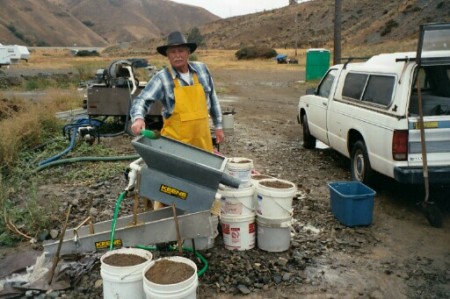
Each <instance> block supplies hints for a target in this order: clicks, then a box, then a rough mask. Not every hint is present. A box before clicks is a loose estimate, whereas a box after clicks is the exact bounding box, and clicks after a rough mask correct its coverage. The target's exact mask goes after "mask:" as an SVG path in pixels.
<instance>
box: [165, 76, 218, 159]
mask: <svg viewBox="0 0 450 299" xmlns="http://www.w3.org/2000/svg"><path fill="white" fill-rule="evenodd" d="M173 81H174V84H175V88H174V95H175V107H174V109H173V112H172V115H171V116H170V117H169V118H167V119H165V120H164V125H163V128H162V130H161V135H163V136H166V137H169V138H173V139H176V140H178V141H181V142H184V143H187V144H190V145H193V146H196V147H199V148H201V149H204V150H206V151H209V152H212V151H213V145H212V139H211V132H210V130H209V121H208V108H207V105H206V96H205V91H204V90H203V86H202V85H201V84H200V83H199V82H198V78H197V74H195V73H194V74H193V81H194V85H191V86H180V83H179V82H178V79H176V78H175V79H174V80H173Z"/></svg>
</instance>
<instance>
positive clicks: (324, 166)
mask: <svg viewBox="0 0 450 299" xmlns="http://www.w3.org/2000/svg"><path fill="white" fill-rule="evenodd" d="M212 72H213V75H214V78H215V81H216V84H217V87H218V89H219V90H223V91H224V92H223V93H221V94H220V97H221V102H222V105H223V106H224V107H226V108H229V107H232V108H234V109H235V111H236V114H235V115H234V129H233V130H228V131H227V132H226V142H225V143H224V144H222V145H221V146H220V151H221V153H222V154H223V155H225V156H227V157H246V158H250V159H252V160H253V162H254V165H255V169H256V170H257V171H259V172H260V173H263V174H267V175H271V176H275V177H278V178H280V179H284V180H288V181H291V182H293V183H295V184H296V185H297V187H298V190H299V192H298V194H297V196H296V197H295V198H294V202H293V205H294V224H293V229H294V231H295V234H294V236H293V238H292V242H291V246H290V248H289V250H287V251H286V252H282V253H268V252H264V251H262V250H260V249H258V248H254V249H252V250H248V251H244V252H231V251H229V250H227V249H225V248H224V246H223V241H222V239H221V236H218V237H217V238H216V240H215V247H214V248H213V249H210V250H206V251H205V252H204V253H203V254H204V256H205V257H206V258H207V259H208V263H209V269H208V270H207V271H206V272H205V274H204V275H203V276H202V277H200V278H199V282H200V285H199V288H198V296H197V298H241V297H242V298H450V217H449V204H448V200H449V199H450V198H449V194H450V192H449V190H450V189H449V186H433V188H432V196H433V199H437V200H440V201H442V202H443V203H442V204H441V210H442V212H443V221H444V224H443V227H442V228H434V227H431V226H430V225H429V223H428V221H427V219H426V218H425V217H424V215H423V214H422V212H421V210H420V209H419V208H418V206H417V205H416V203H417V202H420V201H421V200H423V198H424V193H423V190H422V188H421V187H420V186H419V187H411V186H404V185H400V184H398V183H396V182H393V181H392V180H389V179H387V178H384V177H379V179H378V180H377V183H376V185H375V186H372V187H373V188H374V190H375V191H376V196H375V200H374V201H375V206H374V209H373V221H372V224H371V225H370V226H368V227H356V228H348V227H346V226H344V225H342V224H340V223H339V221H337V220H336V219H335V217H334V216H333V214H332V213H331V210H330V191H329V189H328V186H327V184H328V183H329V182H334V181H348V180H350V172H349V160H348V159H346V158H344V157H342V156H341V155H339V154H337V153H336V152H334V151H333V150H331V149H327V148H318V149H315V150H306V149H303V148H302V146H301V140H302V136H301V127H300V125H299V124H298V123H297V120H296V110H297V103H298V97H299V96H300V95H301V94H304V91H305V89H306V87H307V86H308V85H307V84H306V83H302V82H301V80H303V79H304V75H303V74H302V73H301V72H300V71H299V68H298V67H295V66H289V65H280V69H279V70H277V71H273V70H271V71H264V70H258V71H254V70H217V69H212ZM116 138H119V139H117V140H120V141H121V142H117V140H115V141H111V140H109V141H108V140H105V142H109V143H110V144H111V146H115V145H117V144H121V146H125V147H128V143H129V141H130V138H128V137H126V136H122V137H116ZM129 151H130V152H132V148H131V145H130V146H129ZM125 186H126V182H125V181H124V179H123V178H122V177H121V174H118V176H117V177H116V178H111V179H110V180H108V181H104V182H98V183H97V184H95V185H91V186H86V187H84V186H79V185H78V186H62V185H58V184H57V182H55V181H53V182H50V183H49V185H48V186H41V190H43V193H49V192H52V193H53V194H57V195H58V196H59V197H61V198H64V197H66V199H67V197H69V196H70V201H71V203H72V204H74V205H75V206H76V207H77V209H76V210H75V211H78V213H80V215H79V216H78V217H77V218H78V220H79V219H82V216H81V214H83V215H84V214H86V213H87V211H89V213H91V215H94V217H95V219H96V220H97V221H103V220H108V219H111V216H112V211H113V208H114V204H115V200H116V199H117V194H119V193H120V191H121V190H122V189H123V188H125ZM88 197H89V198H90V200H87V198H88ZM446 200H447V202H446ZM88 204H89V206H88ZM125 205H126V207H127V208H128V211H131V204H125ZM93 208H94V209H95V210H92V209H93ZM61 211H64V209H61ZM73 223H77V222H76V221H74V222H73ZM55 229H58V228H55ZM9 254H10V253H9ZM155 255H156V256H158V255H159V254H158V253H155ZM161 255H163V253H161ZM6 256H7V254H6V255H4V256H3V259H4V258H5V257H6ZM99 276H100V275H99V268H98V263H97V265H96V266H95V267H93V268H92V270H90V272H89V273H86V274H84V275H83V277H82V278H81V279H80V280H79V281H78V283H77V284H76V285H75V286H74V287H73V289H68V290H66V291H62V292H59V293H56V294H55V296H56V297H53V298H101V297H102V287H101V280H100V277H99ZM41 296H42V293H41ZM42 298H45V297H42Z"/></svg>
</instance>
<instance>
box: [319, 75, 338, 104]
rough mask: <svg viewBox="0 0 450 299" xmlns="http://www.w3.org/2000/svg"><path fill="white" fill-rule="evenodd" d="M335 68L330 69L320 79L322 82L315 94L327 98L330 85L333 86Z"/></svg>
mask: <svg viewBox="0 0 450 299" xmlns="http://www.w3.org/2000/svg"><path fill="white" fill-rule="evenodd" d="M336 73H337V70H335V69H331V70H330V71H329V72H328V74H327V75H326V76H325V78H324V79H323V80H322V83H321V84H320V86H319V89H318V91H317V95H318V96H321V97H324V98H328V97H329V96H330V91H331V87H332V86H333V82H334V78H335V77H336Z"/></svg>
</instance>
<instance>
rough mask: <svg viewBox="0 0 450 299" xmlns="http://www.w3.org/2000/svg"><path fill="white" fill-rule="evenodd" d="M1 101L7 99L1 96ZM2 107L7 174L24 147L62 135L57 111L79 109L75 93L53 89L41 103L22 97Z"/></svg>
mask: <svg viewBox="0 0 450 299" xmlns="http://www.w3.org/2000/svg"><path fill="white" fill-rule="evenodd" d="M0 97H1V98H4V97H3V96H1V94H0ZM1 103H2V104H1V105H0V115H2V118H1V119H0V165H2V168H3V169H2V170H4V171H7V170H8V169H9V168H10V167H12V166H13V165H14V163H15V160H16V158H17V156H18V154H19V153H20V151H22V150H23V149H25V148H31V147H34V146H37V145H39V144H40V143H41V142H42V141H43V139H44V137H46V136H45V135H46V134H54V133H55V132H56V131H58V132H59V128H60V126H61V124H60V120H58V119H57V118H56V116H55V113H56V112H58V111H65V110H70V109H74V108H79V107H80V105H81V104H80V98H79V97H78V96H77V95H76V93H65V92H61V91H59V90H50V91H48V93H47V97H46V98H44V99H42V100H40V101H39V102H30V100H24V99H20V98H12V99H11V100H7V101H5V100H3V101H2V102H1Z"/></svg>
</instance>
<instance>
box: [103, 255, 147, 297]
mask: <svg viewBox="0 0 450 299" xmlns="http://www.w3.org/2000/svg"><path fill="white" fill-rule="evenodd" d="M113 254H133V255H137V256H140V257H143V258H145V259H147V261H146V262H144V263H141V264H138V265H134V266H125V267H118V266H112V265H109V264H106V263H105V262H104V259H105V258H106V257H108V256H111V255H113ZM152 258H153V256H152V254H151V253H150V252H149V251H147V250H144V249H138V248H121V249H116V250H113V251H108V252H107V253H105V254H104V255H103V256H102V257H101V258H100V262H101V266H100V275H101V277H102V279H103V298H104V299H128V298H137V299H138V298H145V294H144V289H143V287H142V269H144V268H145V267H146V266H147V265H149V264H150V262H151V261H152Z"/></svg>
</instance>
